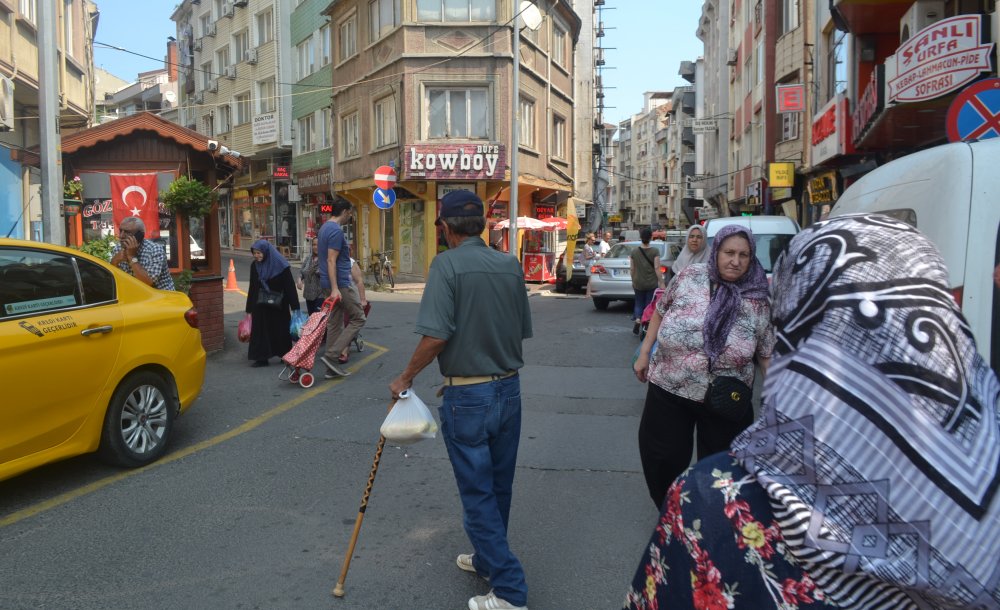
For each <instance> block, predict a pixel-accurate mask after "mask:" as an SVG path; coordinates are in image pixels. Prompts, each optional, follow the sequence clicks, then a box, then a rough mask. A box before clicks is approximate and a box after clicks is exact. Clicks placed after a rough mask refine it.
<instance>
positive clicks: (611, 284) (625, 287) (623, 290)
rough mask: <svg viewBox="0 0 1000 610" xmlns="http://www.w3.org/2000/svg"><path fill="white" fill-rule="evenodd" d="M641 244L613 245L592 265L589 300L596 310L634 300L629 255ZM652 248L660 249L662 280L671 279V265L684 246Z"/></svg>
mask: <svg viewBox="0 0 1000 610" xmlns="http://www.w3.org/2000/svg"><path fill="white" fill-rule="evenodd" d="M640 244H642V242H641V241H625V242H621V243H617V244H615V245H613V246H611V251H610V252H608V255H607V256H606V257H604V258H602V259H600V260H598V261H597V262H596V263H594V264H593V265H591V274H590V281H589V284H588V285H589V289H590V298H591V299H593V301H594V307H596V308H597V309H601V310H604V309H607V308H608V305H609V304H610V303H611V301H634V300H635V291H634V290H633V289H632V270H631V265H630V259H629V255H631V254H632V251H633V250H635V249H636V248H638V247H639V245H640ZM649 245H650V246H652V247H654V248H656V249H658V250H659V252H660V254H659V256H660V272H661V273H664V276H663V280H664V281H665V282H669V281H670V278H671V272H670V264H671V263H673V261H674V259H675V258H677V255H678V254H680V252H681V248H682V246H681V245H680V244H677V243H673V242H665V241H651V242H649Z"/></svg>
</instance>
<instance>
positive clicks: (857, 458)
mask: <svg viewBox="0 0 1000 610" xmlns="http://www.w3.org/2000/svg"><path fill="white" fill-rule="evenodd" d="M773 281H774V282H773V283H774V294H773V304H772V310H773V315H774V321H775V328H776V332H777V345H776V347H775V358H774V362H773V364H772V366H771V369H770V372H769V374H768V378H767V381H766V383H765V390H764V402H763V406H762V411H761V415H760V417H759V418H758V419H757V421H756V422H755V423H754V424H753V425H752V426H751V427H750V428H749V429H748V430H746V431H745V432H744V433H743V434H741V435H740V436H739V437H738V438H737V439H736V440H735V441H734V443H733V445H732V454H731V455H727V454H720V455H717V456H713V457H711V458H709V459H707V460H703V461H701V462H699V463H698V464H696V465H695V466H694V467H692V469H691V470H690V471H689V472H688V473H687V474H685V475H684V476H682V477H680V478H679V479H678V480H677V481H676V482H675V483H674V485H673V486H672V487H671V488H670V492H669V493H668V501H667V504H666V505H665V506H664V513H663V515H662V518H661V520H660V524H659V526H658V527H657V530H656V532H655V533H654V535H653V538H652V540H651V541H650V545H649V547H648V550H647V553H646V556H645V557H644V558H643V561H642V563H641V564H640V566H639V570H638V571H637V573H636V578H635V581H634V582H633V587H632V590H631V591H630V592H629V594H628V596H627V599H626V607H628V608H656V607H659V608H679V607H695V608H705V607H728V608H734V609H737V610H738V609H740V608H753V609H755V610H756V609H760V608H765V609H766V608H781V609H783V610H784V609H792V608H827V607H831V608H832V607H835V608H847V609H850V610H881V609H886V610H888V609H892V610H898V609H902V610H917V609H921V610H922V609H927V608H933V609H958V608H974V609H983V610H985V609H997V608H1000V499H998V498H997V491H998V487H1000V426H998V409H1000V383H998V382H997V378H996V376H995V374H994V373H993V371H992V370H991V369H990V367H989V365H988V364H987V363H986V362H985V361H984V360H983V359H982V357H981V356H980V355H979V354H978V352H977V351H976V345H975V341H974V340H973V338H972V335H971V333H970V330H969V327H968V324H967V323H966V322H965V319H964V318H963V317H962V313H961V311H960V310H959V309H958V307H957V305H956V304H955V301H954V300H953V298H952V296H951V294H950V292H949V290H948V272H947V269H946V268H945V266H944V263H943V262H942V260H941V256H940V254H939V253H938V251H937V249H936V248H935V247H934V245H933V244H931V243H930V241H929V240H927V239H926V238H925V237H924V236H923V235H921V234H920V233H918V232H917V231H916V229H914V228H913V227H911V226H909V225H907V224H905V223H902V222H899V221H897V220H895V219H892V218H889V217H886V216H879V215H871V216H862V215H857V216H845V217H839V218H835V219H832V220H829V221H826V222H821V223H818V224H816V225H813V226H812V227H810V228H809V229H807V230H806V231H803V232H802V233H800V234H799V235H798V236H796V237H795V239H793V240H792V243H791V245H790V246H789V251H788V253H787V254H786V255H785V256H784V257H783V258H782V259H781V260H780V262H779V263H778V265H777V267H776V269H775V274H774V278H773ZM720 603H721V604H722V605H721V606H717V605H716V604H720Z"/></svg>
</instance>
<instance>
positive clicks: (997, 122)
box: [946, 78, 1000, 142]
mask: <svg viewBox="0 0 1000 610" xmlns="http://www.w3.org/2000/svg"><path fill="white" fill-rule="evenodd" d="M946 125H947V128H948V141H949V142H964V141H968V140H985V139H987V138H996V137H1000V78H987V79H984V80H981V81H977V82H975V83H972V84H971V85H969V86H968V87H966V88H965V89H963V90H962V91H961V92H960V93H959V94H958V95H956V96H955V99H954V100H953V101H952V102H951V106H949V107H948V118H947V119H946Z"/></svg>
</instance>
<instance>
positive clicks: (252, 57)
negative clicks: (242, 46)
mask: <svg viewBox="0 0 1000 610" xmlns="http://www.w3.org/2000/svg"><path fill="white" fill-rule="evenodd" d="M247 63H248V64H251V65H253V64H256V63H257V49H247Z"/></svg>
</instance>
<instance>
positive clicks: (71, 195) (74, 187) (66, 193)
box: [63, 176, 83, 201]
mask: <svg viewBox="0 0 1000 610" xmlns="http://www.w3.org/2000/svg"><path fill="white" fill-rule="evenodd" d="M63 199H76V200H78V201H79V200H82V199H83V181H82V180H80V176H73V179H72V180H66V181H65V182H63Z"/></svg>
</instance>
